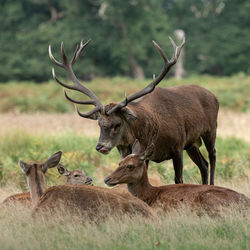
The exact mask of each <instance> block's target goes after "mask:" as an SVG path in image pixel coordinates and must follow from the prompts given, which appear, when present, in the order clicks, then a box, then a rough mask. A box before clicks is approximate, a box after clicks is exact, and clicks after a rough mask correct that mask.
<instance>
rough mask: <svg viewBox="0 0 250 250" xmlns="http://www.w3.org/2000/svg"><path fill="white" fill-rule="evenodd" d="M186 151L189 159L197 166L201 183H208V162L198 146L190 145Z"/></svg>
mask: <svg viewBox="0 0 250 250" xmlns="http://www.w3.org/2000/svg"><path fill="white" fill-rule="evenodd" d="M187 153H188V155H189V157H190V158H191V160H192V161H193V162H194V163H195V164H196V165H197V166H198V167H199V169H200V172H201V178H202V184H203V185H204V184H205V185H207V184H208V162H207V161H206V160H205V158H204V157H203V155H202V154H201V152H200V150H199V148H197V147H196V146H191V147H190V148H188V149H187Z"/></svg>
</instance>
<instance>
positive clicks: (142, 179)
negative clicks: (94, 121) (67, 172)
mask: <svg viewBox="0 0 250 250" xmlns="http://www.w3.org/2000/svg"><path fill="white" fill-rule="evenodd" d="M151 147H152V146H151ZM151 153H152V149H150V147H149V148H148V149H147V150H146V151H145V153H141V149H140V143H139V141H138V140H136V142H135V144H134V146H133V153H132V154H131V155H128V156H127V157H126V158H125V159H123V160H122V161H121V162H120V163H119V167H118V168H117V169H116V170H115V171H114V172H113V173H112V174H111V175H109V176H108V177H107V178H105V180H104V181H105V183H106V184H108V185H109V186H113V185H116V184H121V183H126V184H127V187H128V190H129V191H130V192H131V193H132V194H133V195H134V196H136V197H138V198H139V199H141V200H143V201H144V202H146V203H147V204H148V205H149V206H151V207H154V208H162V209H163V210H164V211H169V210H171V209H173V208H178V207H180V206H183V205H186V206H188V207H189V208H191V209H192V210H195V211H197V212H201V211H206V212H207V213H208V214H212V215H214V214H217V213H218V212H219V210H220V208H226V207H229V206H231V205H237V207H238V206H239V205H242V206H241V207H240V208H245V207H249V205H250V199H249V198H247V197H246V196H245V195H243V194H240V193H237V192H235V191H233V190H230V189H227V188H223V187H218V186H209V185H194V184H178V185H166V186H160V187H154V186H152V185H150V183H149V181H148V175H147V166H146V161H145V160H146V159H147V157H149V155H150V154H151Z"/></svg>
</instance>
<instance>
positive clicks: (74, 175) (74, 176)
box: [57, 164, 93, 185]
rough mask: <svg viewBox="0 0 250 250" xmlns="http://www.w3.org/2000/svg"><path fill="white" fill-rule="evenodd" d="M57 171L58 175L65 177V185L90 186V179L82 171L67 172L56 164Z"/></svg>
mask: <svg viewBox="0 0 250 250" xmlns="http://www.w3.org/2000/svg"><path fill="white" fill-rule="evenodd" d="M57 170H58V172H59V174H60V175H63V176H66V178H67V184H71V185H92V181H93V180H92V178H90V177H88V176H87V175H86V173H85V172H84V171H82V170H78V169H75V170H73V171H69V170H68V169H67V168H65V167H64V166H63V165H62V164H58V166H57Z"/></svg>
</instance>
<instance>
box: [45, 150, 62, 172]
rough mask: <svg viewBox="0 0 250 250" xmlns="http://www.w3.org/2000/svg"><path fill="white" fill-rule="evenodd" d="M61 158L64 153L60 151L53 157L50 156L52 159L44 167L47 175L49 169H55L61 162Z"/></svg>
mask: <svg viewBox="0 0 250 250" xmlns="http://www.w3.org/2000/svg"><path fill="white" fill-rule="evenodd" d="M61 156H62V151H58V152H56V153H55V154H53V155H52V156H50V158H49V159H48V160H47V161H46V162H45V163H44V164H43V166H42V169H43V172H44V173H45V172H46V171H47V170H48V168H53V167H55V166H57V165H58V164H59V162H60V160H61Z"/></svg>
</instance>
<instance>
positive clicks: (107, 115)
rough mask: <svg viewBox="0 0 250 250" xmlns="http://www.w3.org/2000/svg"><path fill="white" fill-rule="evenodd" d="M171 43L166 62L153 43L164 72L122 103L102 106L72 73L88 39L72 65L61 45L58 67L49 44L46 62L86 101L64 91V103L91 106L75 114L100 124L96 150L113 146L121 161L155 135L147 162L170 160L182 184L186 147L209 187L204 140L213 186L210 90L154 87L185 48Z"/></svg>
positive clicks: (214, 119)
mask: <svg viewBox="0 0 250 250" xmlns="http://www.w3.org/2000/svg"><path fill="white" fill-rule="evenodd" d="M169 38H170V37H169ZM170 41H171V43H172V45H173V48H174V54H173V56H172V58H171V59H170V60H168V58H167V56H166V55H165V54H164V52H163V51H162V49H161V48H160V46H159V45H158V44H157V43H156V42H155V41H153V44H154V46H155V47H156V49H157V50H158V51H159V52H160V54H161V56H162V58H163V60H164V65H163V69H162V71H161V72H160V74H159V75H158V76H157V77H156V78H154V79H153V81H152V82H151V83H150V84H149V85H148V86H147V87H145V88H144V89H142V90H140V91H139V92H137V93H135V94H133V95H131V96H129V97H126V98H125V100H123V101H122V102H120V103H110V104H108V105H106V106H103V105H102V104H101V102H100V100H99V99H98V98H97V96H96V95H95V94H94V93H93V92H92V91H91V90H90V89H88V88H87V87H86V86H84V85H82V84H81V82H80V81H79V80H78V79H77V77H76V76H75V74H74V72H73V68H72V66H73V64H74V63H75V61H76V60H77V59H78V57H79V55H80V53H81V52H82V50H83V49H84V48H85V47H86V46H87V45H88V43H89V41H88V42H86V43H84V44H83V42H81V43H80V46H78V45H77V47H76V49H75V52H74V55H73V58H72V59H71V60H70V61H69V60H68V59H67V56H66V54H65V51H64V45H63V43H62V44H61V53H62V58H63V62H62V63H61V62H59V61H57V60H56V59H55V58H54V56H53V55H52V52H51V46H49V56H50V59H51V60H52V61H53V62H54V63H55V64H56V65H57V66H59V67H62V68H63V69H65V70H66V71H67V72H68V75H69V78H70V79H71V80H72V82H73V83H74V85H68V84H65V83H63V82H62V81H60V80H59V79H58V78H57V76H56V74H55V71H54V68H53V69H52V75H53V77H54V79H55V80H56V81H57V82H58V83H59V84H60V85H62V86H63V87H65V88H68V89H71V90H76V91H78V92H82V93H83V94H85V95H87V96H88V97H89V98H90V99H89V100H85V101H80V100H74V99H72V98H71V97H69V96H68V94H67V93H66V91H65V96H66V98H67V99H68V100H70V101H71V102H74V103H76V104H90V105H94V106H95V107H94V108H93V109H92V110H91V111H89V112H87V113H81V112H80V111H79V110H78V109H77V107H76V110H77V113H78V114H79V115H80V116H82V117H84V118H89V119H95V120H98V124H99V126H100V137H99V141H98V144H97V146H96V149H97V151H99V152H100V153H103V154H108V153H109V152H110V150H111V149H112V148H114V147H117V149H118V151H119V153H120V155H121V157H122V158H124V157H126V156H127V155H129V154H130V153H131V149H132V145H133V143H134V141H135V139H136V138H138V139H139V140H140V141H141V145H142V148H143V149H144V150H145V149H146V146H147V145H148V144H149V142H150V141H151V140H152V136H153V135H154V134H155V133H157V138H156V141H155V151H154V153H153V154H152V155H151V157H150V158H149V160H151V161H154V162H162V161H164V160H169V159H172V160H173V165H174V171H175V183H183V178H182V171H183V159H182V157H183V150H184V149H185V150H186V151H187V153H188V155H189V156H190V158H191V159H192V161H193V162H194V163H195V164H196V165H197V166H198V167H199V169H200V172H201V177H202V183H203V184H207V183H208V163H207V161H206V160H205V159H204V157H203V156H202V154H201V152H200V150H199V147H200V146H201V143H202V141H201V139H202V140H203V141H204V143H205V146H206V149H207V151H208V155H209V161H210V184H211V185H213V184H214V171H215V162H216V151H215V139H216V128H217V114H218V109H219V104H218V100H217V99H216V97H215V96H214V95H213V94H212V93H211V92H210V91H208V90H206V89H204V88H202V87H200V86H197V85H185V86H176V87H172V88H160V87H157V88H155V87H156V85H157V84H159V83H160V81H161V80H162V79H163V78H164V76H165V75H166V74H167V73H168V71H169V70H170V68H171V67H172V66H173V65H174V64H175V63H176V61H177V59H178V57H179V55H180V52H181V49H182V47H183V46H184V43H185V38H184V40H183V42H182V43H181V45H180V46H176V44H175V43H174V41H173V40H172V39H171V38H170ZM141 97H142V98H141ZM138 98H140V99H139V100H138V101H137V102H133V101H135V100H136V99H138ZM147 164H148V163H147Z"/></svg>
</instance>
